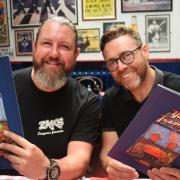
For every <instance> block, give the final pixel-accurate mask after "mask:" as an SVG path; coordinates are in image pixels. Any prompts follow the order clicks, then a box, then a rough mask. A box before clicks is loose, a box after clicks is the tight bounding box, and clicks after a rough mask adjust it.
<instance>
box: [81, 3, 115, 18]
mask: <svg viewBox="0 0 180 180" xmlns="http://www.w3.org/2000/svg"><path fill="white" fill-rule="evenodd" d="M81 2H82V19H83V20H101V19H116V4H115V3H116V2H115V0H106V1H102V0H96V1H89V0H82V1H81Z"/></svg>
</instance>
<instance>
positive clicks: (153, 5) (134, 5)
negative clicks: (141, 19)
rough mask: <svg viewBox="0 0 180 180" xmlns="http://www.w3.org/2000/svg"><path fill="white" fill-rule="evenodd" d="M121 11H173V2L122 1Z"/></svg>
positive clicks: (153, 0) (150, 0) (158, 0)
mask: <svg viewBox="0 0 180 180" xmlns="http://www.w3.org/2000/svg"><path fill="white" fill-rule="evenodd" d="M121 11H122V12H124V13H125V12H146V11H172V0H121Z"/></svg>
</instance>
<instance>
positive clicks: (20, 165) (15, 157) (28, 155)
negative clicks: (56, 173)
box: [0, 131, 49, 179]
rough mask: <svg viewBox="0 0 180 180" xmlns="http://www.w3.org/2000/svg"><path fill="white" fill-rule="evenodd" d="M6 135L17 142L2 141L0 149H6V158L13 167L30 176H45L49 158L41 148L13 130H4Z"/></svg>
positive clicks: (36, 177)
mask: <svg viewBox="0 0 180 180" xmlns="http://www.w3.org/2000/svg"><path fill="white" fill-rule="evenodd" d="M4 136H6V137H7V138H9V139H10V140H12V141H13V142H15V143H14V144H9V143H0V149H2V150H4V151H5V153H4V158H6V159H8V160H9V161H10V162H11V165H12V167H13V168H14V169H15V170H16V171H18V172H19V174H21V175H24V176H26V177H28V178H35V179H38V178H39V179H43V178H45V177H46V168H47V167H48V166H49V160H48V158H47V157H46V156H45V155H44V153H43V152H42V151H41V149H39V148H38V147H37V146H35V145H34V144H31V143H30V142H28V141H27V140H26V139H24V138H23V137H21V136H19V135H17V134H15V133H13V132H10V131H4Z"/></svg>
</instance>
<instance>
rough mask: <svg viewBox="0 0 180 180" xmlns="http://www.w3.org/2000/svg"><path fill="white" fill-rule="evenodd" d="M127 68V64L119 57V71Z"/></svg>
mask: <svg viewBox="0 0 180 180" xmlns="http://www.w3.org/2000/svg"><path fill="white" fill-rule="evenodd" d="M126 68H127V64H124V63H123V62H121V60H120V59H118V60H117V70H118V71H123V70H124V69H126Z"/></svg>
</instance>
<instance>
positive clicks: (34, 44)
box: [32, 41, 36, 54]
mask: <svg viewBox="0 0 180 180" xmlns="http://www.w3.org/2000/svg"><path fill="white" fill-rule="evenodd" d="M35 50H36V42H35V41H33V43H32V52H33V54H34V52H35Z"/></svg>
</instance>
